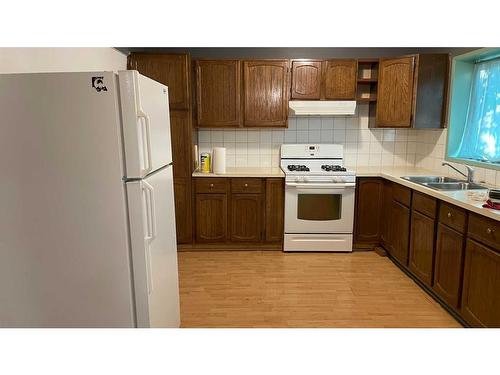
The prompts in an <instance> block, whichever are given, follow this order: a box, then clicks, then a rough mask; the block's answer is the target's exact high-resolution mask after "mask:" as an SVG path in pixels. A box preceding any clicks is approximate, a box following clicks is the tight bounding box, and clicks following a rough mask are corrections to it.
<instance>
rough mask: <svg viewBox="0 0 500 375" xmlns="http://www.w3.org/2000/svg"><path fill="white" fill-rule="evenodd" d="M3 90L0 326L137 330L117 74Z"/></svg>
mask: <svg viewBox="0 0 500 375" xmlns="http://www.w3.org/2000/svg"><path fill="white" fill-rule="evenodd" d="M0 88H1V89H0V97H1V99H0V114H1V117H2V119H1V120H0V122H1V126H0V128H1V132H0V133H1V134H0V154H1V156H0V176H1V182H0V207H1V208H0V212H1V213H0V301H1V302H0V327H5V326H8V327H134V326H135V313H134V300H133V287H132V279H131V270H130V263H131V261H130V250H129V249H130V247H129V240H128V223H127V219H128V214H127V209H126V203H127V200H126V194H125V184H124V183H123V181H122V177H123V173H124V172H123V159H122V142H121V129H120V127H121V123H120V117H119V115H120V111H119V104H118V84H117V81H116V78H115V74H114V73H112V72H93V73H37V74H0ZM104 88H105V89H104ZM97 89H99V90H97Z"/></svg>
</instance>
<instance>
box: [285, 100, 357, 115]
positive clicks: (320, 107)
mask: <svg viewBox="0 0 500 375" xmlns="http://www.w3.org/2000/svg"><path fill="white" fill-rule="evenodd" d="M288 103H289V104H288V107H289V114H290V115H291V116H352V115H354V114H355V112H356V101H355V100H342V101H341V100H335V101H333V100H290V101H289V102H288Z"/></svg>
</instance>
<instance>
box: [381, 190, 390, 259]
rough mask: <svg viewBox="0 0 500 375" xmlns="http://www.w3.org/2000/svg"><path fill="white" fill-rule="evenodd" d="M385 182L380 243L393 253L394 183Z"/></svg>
mask: <svg viewBox="0 0 500 375" xmlns="http://www.w3.org/2000/svg"><path fill="white" fill-rule="evenodd" d="M383 181H384V189H383V194H382V207H381V215H380V226H381V229H380V241H381V243H382V246H383V247H384V248H385V249H386V250H387V251H389V252H390V251H391V246H392V242H391V238H390V233H391V223H392V221H391V206H392V182H390V181H387V180H383Z"/></svg>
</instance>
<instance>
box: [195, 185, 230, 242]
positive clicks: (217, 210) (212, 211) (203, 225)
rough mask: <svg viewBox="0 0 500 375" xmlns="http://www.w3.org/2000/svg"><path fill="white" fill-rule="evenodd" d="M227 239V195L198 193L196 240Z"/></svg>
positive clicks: (223, 240)
mask: <svg viewBox="0 0 500 375" xmlns="http://www.w3.org/2000/svg"><path fill="white" fill-rule="evenodd" d="M226 240H227V195H226V194H196V241H198V242H225V241H226Z"/></svg>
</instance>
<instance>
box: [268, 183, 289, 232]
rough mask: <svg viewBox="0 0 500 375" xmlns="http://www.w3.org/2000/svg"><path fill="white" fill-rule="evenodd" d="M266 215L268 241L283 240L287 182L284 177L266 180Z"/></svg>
mask: <svg viewBox="0 0 500 375" xmlns="http://www.w3.org/2000/svg"><path fill="white" fill-rule="evenodd" d="M265 216H266V227H265V236H266V241H267V242H281V241H283V233H284V222H285V182H284V180H283V179H282V178H268V179H267V180H266V212H265Z"/></svg>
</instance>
